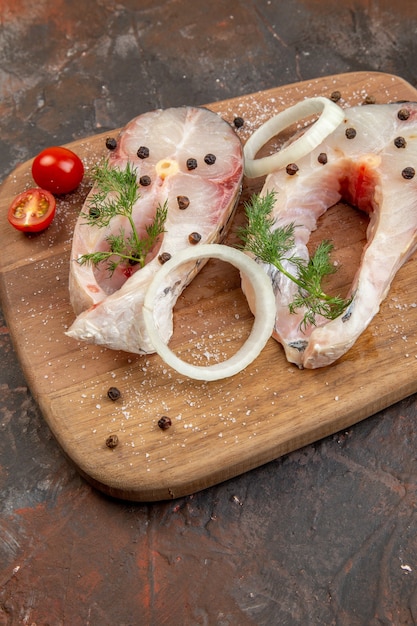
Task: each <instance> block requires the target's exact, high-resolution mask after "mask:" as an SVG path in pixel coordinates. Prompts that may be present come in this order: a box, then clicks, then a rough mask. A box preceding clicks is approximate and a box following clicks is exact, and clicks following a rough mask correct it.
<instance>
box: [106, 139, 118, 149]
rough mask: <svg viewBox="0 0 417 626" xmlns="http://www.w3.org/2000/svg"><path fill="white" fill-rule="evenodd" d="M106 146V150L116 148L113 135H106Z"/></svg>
mask: <svg viewBox="0 0 417 626" xmlns="http://www.w3.org/2000/svg"><path fill="white" fill-rule="evenodd" d="M106 148H107V149H108V150H116V148H117V141H116V140H115V138H114V137H107V139H106Z"/></svg>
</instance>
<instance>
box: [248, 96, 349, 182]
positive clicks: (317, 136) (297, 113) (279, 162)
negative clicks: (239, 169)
mask: <svg viewBox="0 0 417 626" xmlns="http://www.w3.org/2000/svg"><path fill="white" fill-rule="evenodd" d="M313 113H321V115H320V117H319V118H318V119H317V120H316V122H314V124H312V125H311V126H310V127H309V128H308V129H307V130H306V132H305V133H304V134H303V135H302V136H301V137H299V138H298V139H296V140H295V141H294V142H293V143H291V144H290V145H289V146H287V147H285V148H283V149H282V150H279V151H278V152H276V153H275V154H271V155H270V156H266V157H263V158H261V159H255V156H256V154H257V152H258V151H259V150H260V149H261V148H262V146H264V145H265V144H266V143H267V141H269V140H270V139H272V137H275V135H277V134H278V133H280V132H281V131H283V130H285V129H286V128H288V126H290V125H291V124H295V123H296V122H299V121H300V120H301V119H303V118H304V117H306V116H308V115H312V114H313ZM343 118H344V113H343V110H342V109H341V108H340V107H339V106H338V105H337V104H335V103H334V102H332V101H331V100H329V99H328V98H323V97H320V96H319V97H317V98H307V99H306V100H302V101H301V102H298V103H297V104H295V105H294V106H292V107H289V108H288V109H285V110H284V111H281V112H280V113H278V115H275V116H274V117H271V119H269V120H268V121H267V122H265V123H264V124H262V126H260V127H259V128H258V129H257V130H256V131H255V132H254V133H253V134H252V135H251V136H250V137H249V139H248V141H247V142H246V144H245V147H244V149H243V155H244V159H245V175H246V176H248V177H249V178H256V177H257V176H263V175H265V174H270V173H271V172H274V171H276V170H278V169H280V168H282V167H285V166H286V165H288V163H293V162H294V161H297V160H298V159H301V157H303V156H305V155H306V154H308V153H309V152H311V151H312V150H314V148H317V146H318V145H320V144H321V142H322V141H323V140H324V139H325V138H326V137H327V136H328V135H330V133H332V132H333V131H334V130H335V128H337V127H338V126H339V124H340V123H341V122H342V120H343Z"/></svg>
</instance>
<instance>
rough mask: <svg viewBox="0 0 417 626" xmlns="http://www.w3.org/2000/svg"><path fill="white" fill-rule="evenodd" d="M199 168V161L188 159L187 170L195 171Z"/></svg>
mask: <svg viewBox="0 0 417 626" xmlns="http://www.w3.org/2000/svg"><path fill="white" fill-rule="evenodd" d="M196 167H197V159H187V170H195V168H196Z"/></svg>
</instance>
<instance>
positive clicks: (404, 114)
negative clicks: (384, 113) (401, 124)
mask: <svg viewBox="0 0 417 626" xmlns="http://www.w3.org/2000/svg"><path fill="white" fill-rule="evenodd" d="M397 117H398V119H399V120H403V121H404V120H408V118H409V117H410V111H409V110H408V109H400V110H399V111H398V113H397Z"/></svg>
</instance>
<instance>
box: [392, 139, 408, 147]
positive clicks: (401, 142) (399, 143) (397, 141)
mask: <svg viewBox="0 0 417 626" xmlns="http://www.w3.org/2000/svg"><path fill="white" fill-rule="evenodd" d="M406 145H407V142H406V140H405V139H404V137H396V138H395V139H394V146H395V147H396V148H405V146H406Z"/></svg>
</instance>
